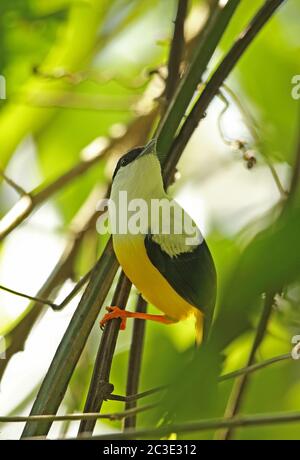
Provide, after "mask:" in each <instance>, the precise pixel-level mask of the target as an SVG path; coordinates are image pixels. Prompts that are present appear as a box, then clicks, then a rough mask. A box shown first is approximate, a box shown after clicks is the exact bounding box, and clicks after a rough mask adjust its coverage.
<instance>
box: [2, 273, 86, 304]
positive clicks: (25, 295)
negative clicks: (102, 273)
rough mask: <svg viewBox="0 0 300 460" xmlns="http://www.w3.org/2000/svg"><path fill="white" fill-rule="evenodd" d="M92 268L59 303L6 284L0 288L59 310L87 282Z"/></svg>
mask: <svg viewBox="0 0 300 460" xmlns="http://www.w3.org/2000/svg"><path fill="white" fill-rule="evenodd" d="M91 273H92V270H89V271H88V272H87V273H86V274H85V275H84V276H83V277H82V278H81V279H80V280H79V281H78V283H76V285H75V286H74V288H73V289H72V291H71V292H70V294H68V295H67V297H66V298H65V299H64V300H63V301H62V302H61V303H60V304H57V303H54V302H51V300H49V299H43V298H41V297H35V296H31V295H29V294H25V293H23V292H19V291H16V290H14V289H11V288H8V287H6V286H1V285H0V290H2V291H6V292H9V293H10V294H13V295H16V296H18V297H23V298H24V299H28V300H32V301H34V302H37V303H39V304H41V305H49V307H51V308H52V309H53V310H55V311H59V310H62V309H63V308H64V307H65V306H66V305H68V303H69V302H70V301H71V300H72V299H73V298H74V297H75V295H76V294H77V293H78V292H79V290H80V289H81V288H82V287H83V286H84V285H85V284H86V283H87V281H88V280H89V278H90V276H91Z"/></svg>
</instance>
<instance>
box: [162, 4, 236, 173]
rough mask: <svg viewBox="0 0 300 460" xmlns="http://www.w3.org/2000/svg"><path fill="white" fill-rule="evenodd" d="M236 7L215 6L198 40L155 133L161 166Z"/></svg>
mask: <svg viewBox="0 0 300 460" xmlns="http://www.w3.org/2000/svg"><path fill="white" fill-rule="evenodd" d="M239 4H240V0H228V2H227V3H226V5H225V7H221V6H218V8H217V9H216V12H215V15H214V20H212V21H209V23H208V27H207V29H206V30H205V33H204V34H203V35H204V36H203V37H201V40H200V41H199V44H198V47H197V49H196V50H195V52H194V58H193V61H192V62H191V64H190V66H189V69H188V70H187V72H186V73H185V76H184V78H183V79H182V80H181V83H180V85H179V87H178V90H177V92H176V97H175V98H174V100H173V101H172V103H171V105H170V107H169V108H168V110H167V112H166V114H165V117H164V119H163V121H162V124H161V126H160V129H159V132H158V139H157V149H158V155H159V158H160V160H161V162H162V164H164V163H165V160H166V158H167V155H168V152H169V151H170V146H171V144H172V142H173V139H174V134H175V133H176V131H177V129H178V127H179V125H180V122H181V120H182V118H183V116H184V114H185V112H186V110H187V108H188V106H189V104H190V102H191V100H192V98H193V96H194V93H195V91H196V89H197V86H198V84H199V82H201V80H202V77H203V74H204V72H205V71H206V68H207V65H208V63H209V61H210V59H211V57H212V55H213V54H214V52H215V50H216V48H217V46H218V44H219V42H220V40H221V38H222V35H223V33H224V31H225V30H226V28H227V26H228V24H229V22H230V19H231V18H232V16H233V14H234V12H235V10H236V8H237V7H238V5H239Z"/></svg>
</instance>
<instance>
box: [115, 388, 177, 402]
mask: <svg viewBox="0 0 300 460" xmlns="http://www.w3.org/2000/svg"><path fill="white" fill-rule="evenodd" d="M167 388H168V385H161V386H159V387H156V388H151V390H147V391H143V392H142V393H137V394H132V395H128V396H121V395H116V394H111V395H109V396H108V397H107V400H111V401H122V402H131V401H137V400H138V399H142V398H146V397H147V396H150V395H153V394H155V393H159V392H161V391H164V390H166V389H167Z"/></svg>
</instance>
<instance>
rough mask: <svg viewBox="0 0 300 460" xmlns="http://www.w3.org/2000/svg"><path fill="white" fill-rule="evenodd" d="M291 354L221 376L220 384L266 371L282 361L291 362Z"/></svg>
mask: <svg viewBox="0 0 300 460" xmlns="http://www.w3.org/2000/svg"><path fill="white" fill-rule="evenodd" d="M291 359H292V357H291V353H285V354H283V355H279V356H275V357H274V358H270V359H266V360H265V361H262V362H260V363H256V364H252V365H251V366H247V367H243V368H242V369H238V370H237V371H233V372H229V373H228V374H224V375H221V376H220V377H219V379H218V380H219V382H225V381H227V380H231V379H235V378H236V377H240V376H241V375H245V374H252V373H253V372H256V371H259V370H261V369H264V368H265V367H268V366H270V365H271V364H275V363H279V362H281V361H286V360H291Z"/></svg>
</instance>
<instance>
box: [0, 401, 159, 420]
mask: <svg viewBox="0 0 300 460" xmlns="http://www.w3.org/2000/svg"><path fill="white" fill-rule="evenodd" d="M154 407H156V404H147V405H146V406H142V407H138V408H136V409H130V410H128V411H124V412H113V413H112V414H99V412H95V413H83V414H67V415H30V416H28V417H26V416H16V415H14V416H8V417H1V416H0V423H21V422H51V423H52V422H64V421H66V420H68V421H77V420H92V421H96V420H98V419H106V420H113V421H114V420H123V419H125V418H127V417H131V416H132V415H135V414H137V413H139V412H145V411H146V410H149V409H153V408H154Z"/></svg>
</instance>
